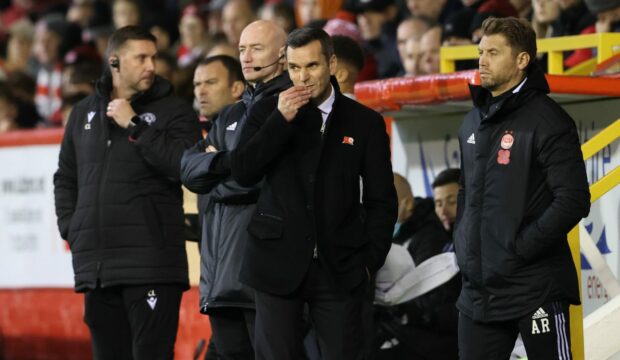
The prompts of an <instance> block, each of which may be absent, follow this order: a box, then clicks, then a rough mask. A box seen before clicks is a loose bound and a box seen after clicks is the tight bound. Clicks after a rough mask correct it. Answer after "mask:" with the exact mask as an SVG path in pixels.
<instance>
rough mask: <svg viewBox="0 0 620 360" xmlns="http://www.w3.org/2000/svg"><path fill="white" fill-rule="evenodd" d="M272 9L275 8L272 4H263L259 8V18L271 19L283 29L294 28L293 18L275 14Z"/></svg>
mask: <svg viewBox="0 0 620 360" xmlns="http://www.w3.org/2000/svg"><path fill="white" fill-rule="evenodd" d="M274 9H275V5H274V4H268V5H264V6H263V7H262V8H261V9H260V13H259V18H260V19H261V20H267V21H273V22H275V23H276V24H278V25H280V27H281V28H282V29H284V30H285V31H288V30H292V29H294V28H295V19H294V18H289V17H287V16H283V15H280V14H276V12H275V11H274Z"/></svg>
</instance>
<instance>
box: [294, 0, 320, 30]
mask: <svg viewBox="0 0 620 360" xmlns="http://www.w3.org/2000/svg"><path fill="white" fill-rule="evenodd" d="M297 4H298V6H297V11H298V13H299V19H300V21H301V26H305V25H308V23H310V22H312V21H314V20H319V19H320V18H321V10H322V9H321V4H320V3H319V1H318V0H297Z"/></svg>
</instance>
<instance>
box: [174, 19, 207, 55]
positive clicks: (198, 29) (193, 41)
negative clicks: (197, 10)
mask: <svg viewBox="0 0 620 360" xmlns="http://www.w3.org/2000/svg"><path fill="white" fill-rule="evenodd" d="M179 34H180V35H181V43H182V44H183V45H185V46H186V47H187V48H188V49H193V48H195V47H197V46H199V45H200V44H201V43H202V41H203V37H204V26H203V24H202V20H200V18H199V17H198V16H196V15H185V16H183V18H181V23H180V24H179Z"/></svg>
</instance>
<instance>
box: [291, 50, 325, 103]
mask: <svg viewBox="0 0 620 360" xmlns="http://www.w3.org/2000/svg"><path fill="white" fill-rule="evenodd" d="M322 50H323V49H322V46H321V42H320V41H318V40H314V41H312V42H310V43H309V44H307V45H305V46H301V47H298V48H291V47H289V48H287V50H286V60H287V62H288V72H289V75H290V77H291V80H292V81H293V85H295V86H304V87H306V89H308V90H309V91H310V92H311V95H310V99H311V101H312V102H313V103H314V104H320V103H322V102H323V101H325V99H327V98H328V97H329V95H330V94H331V86H330V85H331V84H330V82H329V78H330V76H331V75H334V74H335V73H336V65H337V63H336V56H335V55H332V56H331V57H330V59H329V60H328V59H326V58H325V55H323V51H322Z"/></svg>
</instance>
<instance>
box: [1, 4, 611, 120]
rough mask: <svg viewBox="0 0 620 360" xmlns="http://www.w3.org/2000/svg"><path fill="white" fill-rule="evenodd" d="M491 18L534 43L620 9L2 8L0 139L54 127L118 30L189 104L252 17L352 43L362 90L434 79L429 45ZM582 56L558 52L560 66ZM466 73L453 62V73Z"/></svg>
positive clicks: (471, 35)
mask: <svg viewBox="0 0 620 360" xmlns="http://www.w3.org/2000/svg"><path fill="white" fill-rule="evenodd" d="M490 16H495V17H506V16H517V17H521V18H525V19H528V20H529V21H531V23H532V25H533V27H534V28H535V30H536V32H537V36H538V37H539V38H545V37H551V36H565V35H579V34H588V33H594V32H610V31H617V30H618V29H620V1H616V0H265V1H261V0H210V1H209V0H195V1H183V0H168V1H164V0H157V1H145V0H108V1H105V0H73V1H66V0H64V1H63V0H54V1H40V0H20V1H0V132H2V131H8V130H12V129H22V128H33V127H56V126H62V125H63V124H64V123H65V122H66V120H67V118H68V113H69V112H70V109H71V108H72V106H73V105H74V104H76V103H77V102H78V101H79V100H81V99H83V98H84V97H85V96H87V95H88V94H90V93H91V92H93V81H94V80H95V79H97V78H98V77H99V76H100V74H101V72H102V69H103V66H102V64H103V63H105V61H103V60H104V59H105V50H106V46H107V39H108V37H109V36H110V34H111V33H112V32H113V31H114V29H116V28H120V27H123V26H126V25H131V24H136V25H142V26H144V27H146V28H148V29H149V31H151V32H152V33H153V34H154V35H155V36H156V38H157V41H158V43H157V45H158V50H159V55H158V60H157V73H158V74H159V75H161V76H163V77H165V78H168V79H169V80H171V81H172V83H173V84H174V86H175V89H176V92H177V95H179V96H181V97H183V98H185V99H186V100H187V101H188V102H191V101H192V100H193V99H192V98H193V93H192V90H193V89H192V77H193V72H194V69H195V66H196V63H197V62H198V61H199V60H200V59H201V58H204V57H205V56H210V55H216V54H227V55H231V56H233V57H236V58H238V49H237V44H238V41H239V36H240V33H241V31H242V29H243V28H244V27H245V26H246V25H247V24H249V23H250V22H252V21H253V20H255V19H259V18H261V19H268V20H274V21H276V22H277V23H278V24H280V25H281V26H282V27H283V28H284V29H285V30H286V31H287V32H290V31H291V30H292V29H294V28H296V27H302V26H314V27H322V28H324V29H325V30H326V31H327V32H328V33H329V34H330V35H344V36H347V37H349V38H351V39H353V40H355V41H356V42H357V43H358V44H359V45H360V46H361V48H362V49H363V55H362V56H363V57H362V58H361V59H360V57H359V56H354V57H353V60H350V61H348V62H351V63H353V64H354V65H356V66H355V67H358V68H359V66H360V65H361V68H360V70H359V71H357V75H356V78H355V79H354V80H355V81H363V80H370V79H382V78H389V77H395V76H420V75H427V74H434V73H438V72H439V48H440V47H441V46H453V45H463V44H475V43H477V42H478V41H479V38H480V26H481V24H482V22H483V21H484V19H486V18H488V17H490ZM338 48H339V47H338V46H337V47H336V49H337V50H338ZM346 53H347V54H350V53H351V51H346ZM592 55H593V54H592V50H590V49H584V50H577V51H574V52H572V53H567V54H566V56H565V60H564V63H565V64H564V65H565V66H566V67H567V68H570V67H572V66H575V65H577V64H579V63H580V62H582V61H584V60H587V59H589V58H591V57H592ZM342 56H344V55H342ZM541 63H544V62H541ZM475 67H477V63H476V62H475V61H473V62H472V61H464V62H461V63H457V69H458V70H463V69H468V68H475ZM351 92H352V90H351Z"/></svg>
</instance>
